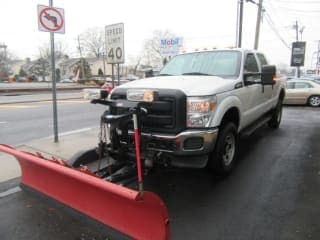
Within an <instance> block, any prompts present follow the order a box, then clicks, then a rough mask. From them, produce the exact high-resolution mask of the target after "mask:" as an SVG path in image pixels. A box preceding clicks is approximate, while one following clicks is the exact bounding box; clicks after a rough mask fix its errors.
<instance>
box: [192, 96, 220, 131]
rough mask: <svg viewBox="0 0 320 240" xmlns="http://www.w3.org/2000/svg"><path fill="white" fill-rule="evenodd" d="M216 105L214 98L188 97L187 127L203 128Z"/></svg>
mask: <svg viewBox="0 0 320 240" xmlns="http://www.w3.org/2000/svg"><path fill="white" fill-rule="evenodd" d="M216 105H217V99H216V97H215V96H210V97H208V96H207V97H188V99H187V127H205V126H206V124H207V123H208V122H209V119H210V116H211V114H212V112H213V111H214V109H215V107H216Z"/></svg>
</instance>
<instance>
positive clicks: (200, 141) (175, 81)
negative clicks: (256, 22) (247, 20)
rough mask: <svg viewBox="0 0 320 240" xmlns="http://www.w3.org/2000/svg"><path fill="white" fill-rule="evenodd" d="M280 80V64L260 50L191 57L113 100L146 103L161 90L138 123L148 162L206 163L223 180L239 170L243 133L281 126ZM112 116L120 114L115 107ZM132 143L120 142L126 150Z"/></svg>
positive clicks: (115, 93)
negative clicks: (271, 61) (146, 98)
mask: <svg viewBox="0 0 320 240" xmlns="http://www.w3.org/2000/svg"><path fill="white" fill-rule="evenodd" d="M275 75H276V69H275V66H271V65H268V62H267V60H266V58H265V56H264V55H263V54H262V53H260V52H257V51H251V50H245V49H226V50H213V51H202V52H193V53H186V54H181V55H178V56H176V57H174V58H172V59H171V61H170V62H169V63H167V65H165V66H164V68H163V69H162V70H161V72H160V75H159V76H157V77H152V78H147V79H141V80H136V81H133V82H130V83H127V84H124V85H121V86H119V87H117V88H116V89H114V90H113V91H112V93H111V95H110V97H109V98H110V99H112V100H115V101H116V100H117V99H122V100H129V101H143V99H142V96H144V95H143V93H144V92H147V91H153V92H156V93H157V100H156V101H154V102H153V103H152V105H150V106H149V107H147V111H148V114H147V116H146V117H144V118H143V119H141V151H142V158H143V159H144V160H145V161H146V162H149V163H150V162H152V163H153V164H155V163H162V164H165V165H173V166H176V167H193V168H203V167H206V166H208V167H210V168H211V169H212V170H213V171H214V172H215V173H216V174H220V175H226V174H228V173H229V172H230V171H231V169H232V168H233V166H234V162H235V158H236V153H237V148H238V139H239V138H238V137H239V135H240V134H241V133H250V132H253V130H255V129H257V128H258V127H260V126H261V125H263V124H265V123H267V124H268V125H269V126H270V127H271V128H278V127H279V124H280V121H281V116H282V101H283V99H284V96H285V88H284V83H283V82H281V81H279V80H278V81H277V80H276V79H275ZM110 111H111V112H113V113H116V112H118V113H119V109H118V110H117V109H116V107H115V108H113V109H110ZM131 127H132V126H131ZM128 128H129V129H130V126H129V127H128ZM118 133H119V134H120V135H121V131H118ZM130 139H132V138H129V137H128V138H121V141H120V142H121V143H122V144H125V145H129V144H130V143H129V141H130Z"/></svg>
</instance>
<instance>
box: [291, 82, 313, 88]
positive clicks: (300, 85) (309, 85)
mask: <svg viewBox="0 0 320 240" xmlns="http://www.w3.org/2000/svg"><path fill="white" fill-rule="evenodd" d="M294 88H295V89H303V88H312V86H311V84H309V83H304V82H296V84H295V87H294Z"/></svg>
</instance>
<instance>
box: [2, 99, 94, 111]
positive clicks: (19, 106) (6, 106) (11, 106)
mask: <svg viewBox="0 0 320 240" xmlns="http://www.w3.org/2000/svg"><path fill="white" fill-rule="evenodd" d="M89 102H90V101H88V100H59V101H57V103H58V104H60V103H62V104H72V103H89ZM48 103H49V104H52V101H51V100H50V101H42V102H37V103H32V105H29V103H26V105H24V104H3V105H2V104H0V110H11V109H28V108H40V107H41V104H42V105H43V104H48ZM35 104H37V105H35Z"/></svg>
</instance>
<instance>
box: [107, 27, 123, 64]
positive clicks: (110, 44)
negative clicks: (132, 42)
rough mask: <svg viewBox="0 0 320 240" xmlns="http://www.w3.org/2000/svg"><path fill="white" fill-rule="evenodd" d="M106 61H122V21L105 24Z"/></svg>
mask: <svg viewBox="0 0 320 240" xmlns="http://www.w3.org/2000/svg"><path fill="white" fill-rule="evenodd" d="M105 30H106V49H107V63H124V27H123V23H117V24H112V25H108V26H106V29H105Z"/></svg>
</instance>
